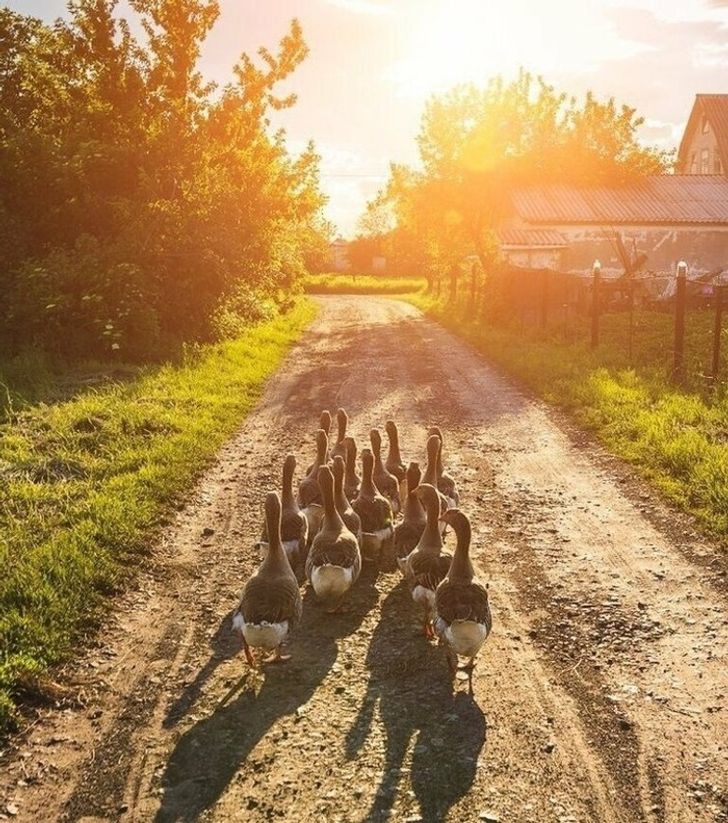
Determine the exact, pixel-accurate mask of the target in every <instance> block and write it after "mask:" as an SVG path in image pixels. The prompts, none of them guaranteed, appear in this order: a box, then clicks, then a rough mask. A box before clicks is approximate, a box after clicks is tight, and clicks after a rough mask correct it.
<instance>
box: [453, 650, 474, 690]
mask: <svg viewBox="0 0 728 823" xmlns="http://www.w3.org/2000/svg"><path fill="white" fill-rule="evenodd" d="M457 670H458V671H460V672H465V673H466V674H467V675H468V694H470V695H472V694H473V671H474V670H475V658H474V657H471V658H470V660H469V661H468V662H467V663H466V664H465V665H464V666H458V669H457Z"/></svg>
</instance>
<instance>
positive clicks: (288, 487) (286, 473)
mask: <svg viewBox="0 0 728 823" xmlns="http://www.w3.org/2000/svg"><path fill="white" fill-rule="evenodd" d="M295 471H296V458H295V457H294V456H293V455H292V454H288V455H286V459H285V460H284V461H283V488H282V495H281V496H282V501H283V506H286V505H288V504H290V503H293V502H294V501H295V498H294V496H293V473H294V472H295Z"/></svg>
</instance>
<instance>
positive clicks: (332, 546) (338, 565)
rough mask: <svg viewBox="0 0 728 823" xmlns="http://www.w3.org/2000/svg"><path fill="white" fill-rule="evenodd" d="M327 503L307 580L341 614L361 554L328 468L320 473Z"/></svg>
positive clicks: (312, 548)
mask: <svg viewBox="0 0 728 823" xmlns="http://www.w3.org/2000/svg"><path fill="white" fill-rule="evenodd" d="M318 483H319V487H320V488H321V494H322V496H323V501H324V517H323V521H322V522H321V529H320V530H319V533H318V534H317V535H316V537H314V539H313V543H312V544H311V548H310V550H309V552H308V557H307V558H306V577H307V578H308V580H309V582H310V583H311V586H312V587H313V590H314V591H315V592H316V595H317V597H320V598H321V599H322V600H323V601H325V602H326V603H328V604H330V605H329V608H328V609H327V610H328V611H329V612H336V611H338V610H339V606H340V603H341V598H342V597H343V596H344V595H345V594H346V592H347V591H348V590H349V589H350V588H351V587H352V586H353V584H354V582H355V581H356V579H357V578H358V577H359V572H360V571H361V552H360V551H359V542H358V541H357V539H356V536H355V535H354V534H352V533H351V531H349V529H347V527H346V526H345V524H344V521H343V520H342V519H341V516H340V515H339V513H338V511H336V504H335V501H334V476H333V474H332V473H331V469H330V468H329V467H328V466H322V467H321V468H320V469H319V470H318Z"/></svg>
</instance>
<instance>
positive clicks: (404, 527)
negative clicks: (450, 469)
mask: <svg viewBox="0 0 728 823" xmlns="http://www.w3.org/2000/svg"><path fill="white" fill-rule="evenodd" d="M421 474H422V473H421V472H420V464H419V463H410V464H409V466H408V467H407V477H406V483H407V489H408V491H407V496H406V497H405V500H404V507H403V509H402V511H403V514H404V519H403V520H402V522H401V523H398V524H397V525H396V526H395V527H394V553H395V556H396V558H397V566H399V570H400V571H401V572H402V574H404V573H405V561H406V559H407V555H408V554H409V553H410V552H411V551H412V549H414V547H415V546H416V545H417V543H418V542H419V540H420V537H422V532H423V531H424V530H425V523H426V522H427V521H426V517H425V510H424V508H423V507H422V503H421V501H420V498H419V497H418V496H417V495H416V494H415V489H416V488H417V487H418V486H419V485H420V479H421Z"/></svg>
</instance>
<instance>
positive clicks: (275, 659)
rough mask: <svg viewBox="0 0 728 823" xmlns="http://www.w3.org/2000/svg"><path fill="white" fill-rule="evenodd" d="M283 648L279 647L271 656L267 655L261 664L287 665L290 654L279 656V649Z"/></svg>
mask: <svg viewBox="0 0 728 823" xmlns="http://www.w3.org/2000/svg"><path fill="white" fill-rule="evenodd" d="M282 648H283V647H282V646H279V647H278V648H277V649H276V650H275V651H274V652H273V654H270V655H268V657H266V658H265V659H264V660H263V662H264V663H287V662H288V661H289V660H290V659H291V655H290V654H281V649H282Z"/></svg>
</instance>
